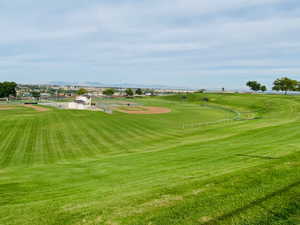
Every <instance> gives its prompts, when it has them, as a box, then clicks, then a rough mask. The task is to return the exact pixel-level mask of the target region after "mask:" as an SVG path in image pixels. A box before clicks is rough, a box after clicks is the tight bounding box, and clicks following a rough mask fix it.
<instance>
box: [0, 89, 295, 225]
mask: <svg viewBox="0 0 300 225" xmlns="http://www.w3.org/2000/svg"><path fill="white" fill-rule="evenodd" d="M133 101H137V102H139V103H142V104H144V105H147V106H162V107H168V108H170V109H171V110H172V112H171V113H169V114H161V115H133V114H125V113H120V112H116V113H114V114H112V115H108V114H104V113H101V112H88V111H71V110H58V109H54V108H50V110H49V111H46V112H38V111H35V110H34V109H30V108H24V107H21V106H12V108H11V109H9V110H7V109H6V110H1V106H0V224H1V225H2V224H3V225H16V224H20V225H21V224H22V225H44V224H45V225H71V224H72V225H73V224H76V225H80V224H89V225H96V224H97V225H98V224H108V225H117V224H130V225H134V224H136V225H140V224H147V225H148V224H153V225H156V224H160V225H168V224H170V225H171V224H172V225H173V224H185V225H192V224H193V225H194V224H224V225H228V224H236V225H238V224H241V225H242V224H243V225H244V224H245V225H246V224H249V225H250V224H251V225H253V224H257V225H262V224H283V225H288V224H300V216H299V215H300V129H299V128H300V98H299V97H297V96H275V95H274V96H273V95H269V96H268V95H238V94H192V95H185V96H182V95H178V96H167V97H155V98H143V99H137V100H133Z"/></svg>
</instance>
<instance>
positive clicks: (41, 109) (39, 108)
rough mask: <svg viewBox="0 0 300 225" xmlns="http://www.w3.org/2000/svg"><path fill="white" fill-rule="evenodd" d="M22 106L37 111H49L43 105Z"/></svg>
mask: <svg viewBox="0 0 300 225" xmlns="http://www.w3.org/2000/svg"><path fill="white" fill-rule="evenodd" d="M24 107H26V108H31V109H35V110H36V111H38V112H46V111H49V109H48V108H44V107H41V106H37V105H24Z"/></svg>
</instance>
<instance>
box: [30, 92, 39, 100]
mask: <svg viewBox="0 0 300 225" xmlns="http://www.w3.org/2000/svg"><path fill="white" fill-rule="evenodd" d="M31 96H32V97H34V98H35V99H36V100H40V97H41V93H40V92H38V91H33V92H31Z"/></svg>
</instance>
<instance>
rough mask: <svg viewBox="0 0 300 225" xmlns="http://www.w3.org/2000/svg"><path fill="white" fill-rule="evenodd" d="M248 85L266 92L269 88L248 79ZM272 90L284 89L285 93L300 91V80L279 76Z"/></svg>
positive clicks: (254, 89)
mask: <svg viewBox="0 0 300 225" xmlns="http://www.w3.org/2000/svg"><path fill="white" fill-rule="evenodd" d="M246 85H247V86H248V87H249V88H250V89H251V90H252V91H255V92H257V91H262V92H265V91H266V90H267V87H266V86H265V85H262V84H260V83H259V82H257V81H248V82H247V83H246ZM272 90H273V91H283V92H284V93H285V94H287V93H288V91H300V81H297V80H293V79H290V78H288V77H282V78H278V79H276V80H275V81H274V82H273V87H272Z"/></svg>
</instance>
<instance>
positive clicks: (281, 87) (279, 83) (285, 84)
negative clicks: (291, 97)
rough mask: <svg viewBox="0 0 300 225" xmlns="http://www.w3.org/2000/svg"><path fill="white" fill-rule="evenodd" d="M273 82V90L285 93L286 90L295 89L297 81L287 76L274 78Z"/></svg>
mask: <svg viewBox="0 0 300 225" xmlns="http://www.w3.org/2000/svg"><path fill="white" fill-rule="evenodd" d="M273 84H274V86H273V90H274V91H284V93H285V94H287V93H288V91H295V90H296V88H297V84H298V81H296V80H292V79H290V78H287V77H282V78H278V79H277V80H275V81H274V83H273Z"/></svg>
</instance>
